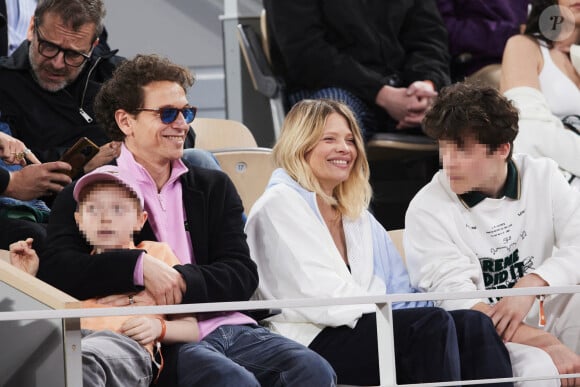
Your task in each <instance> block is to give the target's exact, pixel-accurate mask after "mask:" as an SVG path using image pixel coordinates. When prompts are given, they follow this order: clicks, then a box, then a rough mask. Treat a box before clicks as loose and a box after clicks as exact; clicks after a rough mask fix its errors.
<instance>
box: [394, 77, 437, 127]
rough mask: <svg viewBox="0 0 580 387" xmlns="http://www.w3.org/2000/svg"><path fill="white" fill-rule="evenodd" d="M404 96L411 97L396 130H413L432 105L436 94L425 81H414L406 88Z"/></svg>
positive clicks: (431, 86)
mask: <svg viewBox="0 0 580 387" xmlns="http://www.w3.org/2000/svg"><path fill="white" fill-rule="evenodd" d="M406 94H407V96H408V97H413V98H411V100H410V104H409V105H408V106H407V114H406V115H405V117H403V118H402V119H400V120H399V122H398V124H397V129H407V128H413V127H417V126H420V125H421V122H422V121H423V118H425V114H426V113H427V110H428V109H429V108H430V107H431V105H432V104H433V101H434V100H435V97H437V92H436V91H435V89H434V88H433V83H431V82H426V81H415V82H413V83H412V84H411V85H410V86H409V87H407V90H406Z"/></svg>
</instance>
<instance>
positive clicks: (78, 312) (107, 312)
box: [0, 285, 580, 386]
mask: <svg viewBox="0 0 580 387" xmlns="http://www.w3.org/2000/svg"><path fill="white" fill-rule="evenodd" d="M578 292H580V285H575V286H559V287H535V288H518V289H498V290H480V291H472V292H462V293H413V294H388V295H381V296H363V297H345V298H309V299H286V300H260V301H241V302H219V303H203V304H181V305H164V306H131V307H112V308H97V309H93V308H89V309H85V308H79V309H53V310H30V311H10V312H1V313H0V321H14V320H39V319H54V318H63V319H76V318H80V317H97V316H128V315H140V314H175V313H203V312H227V311H243V310H253V309H274V308H275V309H284V308H305V307H324V306H337V305H354V304H375V305H376V307H377V311H376V313H377V340H378V348H379V364H380V380H381V386H419V385H421V386H454V385H457V382H456V381H455V382H438V383H420V384H404V385H398V384H396V373H395V354H394V340H393V326H392V304H393V303H396V302H405V301H438V300H456V299H481V298H489V297H506V296H524V295H551V294H569V293H578ZM79 356H80V354H79ZM559 377H560V378H577V377H580V374H566V375H560V376H559ZM545 379H553V376H545V377H543V376H537V377H527V378H526V377H513V378H503V379H482V380H472V381H462V382H461V384H462V385H465V386H467V385H474V384H488V383H497V382H505V381H528V380H545Z"/></svg>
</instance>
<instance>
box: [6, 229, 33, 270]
mask: <svg viewBox="0 0 580 387" xmlns="http://www.w3.org/2000/svg"><path fill="white" fill-rule="evenodd" d="M32 242H33V240H32V238H28V239H26V240H25V241H18V242H14V243H12V244H11V245H10V246H9V249H10V263H11V264H12V265H13V266H16V267H17V268H19V269H20V270H23V271H25V272H27V273H28V274H30V275H36V273H37V272H38V264H39V262H40V261H39V259H38V255H37V254H36V251H35V250H34V249H33V248H32Z"/></svg>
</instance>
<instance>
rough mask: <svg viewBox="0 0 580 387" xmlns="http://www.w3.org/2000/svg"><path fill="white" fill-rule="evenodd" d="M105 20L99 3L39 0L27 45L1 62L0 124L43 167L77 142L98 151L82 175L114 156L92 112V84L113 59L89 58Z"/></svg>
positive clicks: (115, 148) (98, 0)
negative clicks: (92, 145)
mask: <svg viewBox="0 0 580 387" xmlns="http://www.w3.org/2000/svg"><path fill="white" fill-rule="evenodd" d="M104 15H105V8H104V4H103V2H102V1H101V0H84V1H83V0H41V1H39V3H38V6H37V7H36V10H35V12H34V17H33V18H32V19H31V21H30V25H29V27H28V31H27V40H26V41H24V42H23V43H22V44H21V45H20V47H18V49H16V51H15V52H14V53H13V54H12V55H11V56H9V57H5V58H2V59H0V121H3V122H6V123H7V124H8V125H9V126H10V130H11V132H12V135H13V136H14V137H16V138H18V139H19V140H20V141H22V142H23V143H24V144H26V146H27V147H28V148H29V149H31V150H32V154H34V155H36V156H37V157H38V159H39V160H40V161H42V162H47V161H55V160H58V159H59V158H60V156H61V155H62V153H64V151H65V150H66V149H68V148H69V147H70V146H72V145H73V144H74V143H75V142H76V141H77V140H78V139H79V138H80V137H88V138H89V139H91V140H92V141H93V142H95V143H96V144H97V145H99V146H101V151H100V152H99V154H97V156H95V158H94V159H93V161H92V162H91V163H90V164H89V165H87V167H86V170H89V169H92V168H94V167H96V166H98V165H102V164H104V163H107V162H109V161H110V160H112V159H113V157H115V156H116V155H117V154H118V145H117V144H115V143H109V140H108V138H107V137H106V135H105V134H104V132H103V131H102V129H101V128H100V127H99V126H98V125H97V124H96V123H95V121H94V117H93V111H92V103H93V99H94V96H95V94H96V93H97V91H98V89H99V87H100V84H99V83H97V82H95V81H94V80H93V79H92V78H93V76H94V73H95V72H98V71H99V67H102V66H103V65H104V64H105V63H104V62H107V61H108V60H110V59H111V58H112V57H113V54H114V53H113V52H111V53H109V54H108V55H106V56H104V57H99V58H95V57H93V58H91V55H92V53H93V50H94V48H95V47H96V46H97V44H98V43H99V40H98V36H99V35H100V34H101V32H102V30H103V17H104Z"/></svg>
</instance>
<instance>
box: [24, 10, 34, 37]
mask: <svg viewBox="0 0 580 387" xmlns="http://www.w3.org/2000/svg"><path fill="white" fill-rule="evenodd" d="M33 37H34V15H32V16H31V17H30V23H28V29H27V30H26V39H27V40H28V41H30V42H32V38H33Z"/></svg>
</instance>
